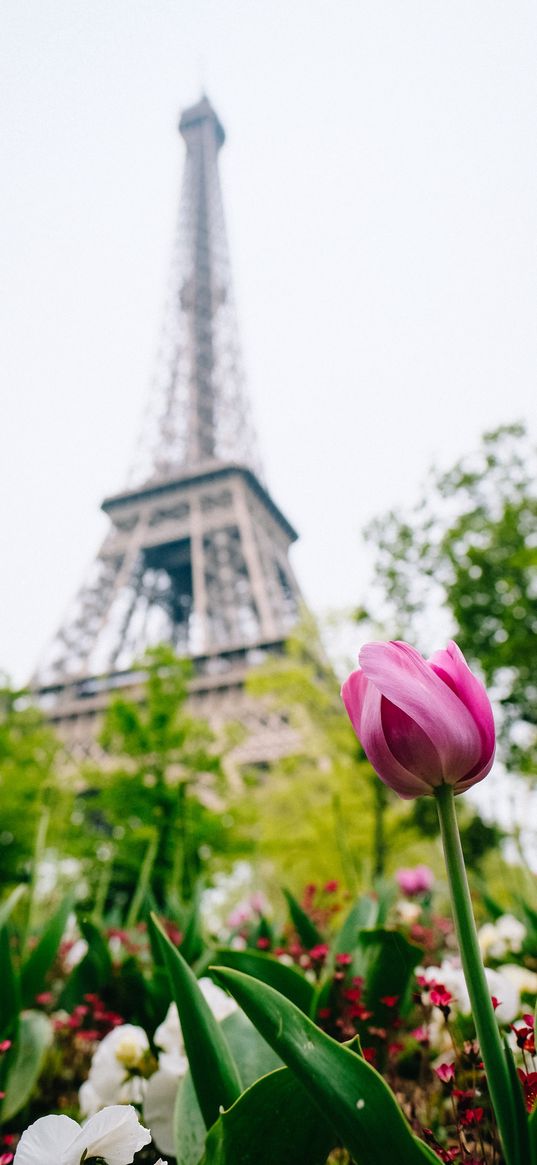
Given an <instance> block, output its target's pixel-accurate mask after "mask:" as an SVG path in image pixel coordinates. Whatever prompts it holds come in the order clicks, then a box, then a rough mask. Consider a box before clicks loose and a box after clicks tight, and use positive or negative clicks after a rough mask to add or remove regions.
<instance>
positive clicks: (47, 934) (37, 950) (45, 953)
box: [20, 894, 73, 1007]
mask: <svg viewBox="0 0 537 1165" xmlns="http://www.w3.org/2000/svg"><path fill="white" fill-rule="evenodd" d="M72 906H73V898H72V895H71V894H69V895H67V896H66V897H65V898H64V900H63V902H62V903H61V905H60V907H59V908H58V910H57V911H56V913H55V914H54V915H53V916H52V918H51V919H50V922H49V923H48V925H47V926H46V927H45V930H44V931H43V934H42V935H41V938H40V940H39V942H38V944H37V946H36V947H34V949H33V951H32V952H31V954H30V955H29V956H28V958H27V959H26V962H25V963H24V965H23V967H22V970H21V976H20V982H21V996H22V1005H23V1007H31V1006H32V1004H34V1003H35V998H36V995H38V994H39V992H40V991H43V989H44V986H45V980H46V976H47V974H48V972H49V970H50V968H51V966H52V964H53V962H54V959H55V958H56V955H57V952H58V947H59V945H60V943H61V941H62V937H63V933H64V931H65V927H66V925H67V919H68V917H69V914H70V912H71V910H72Z"/></svg>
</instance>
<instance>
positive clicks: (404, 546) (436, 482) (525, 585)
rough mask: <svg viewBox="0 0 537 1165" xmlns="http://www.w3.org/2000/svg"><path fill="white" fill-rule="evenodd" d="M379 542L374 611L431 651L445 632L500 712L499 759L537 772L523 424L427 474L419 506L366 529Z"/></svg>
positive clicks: (533, 569) (529, 451)
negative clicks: (433, 640)
mask: <svg viewBox="0 0 537 1165" xmlns="http://www.w3.org/2000/svg"><path fill="white" fill-rule="evenodd" d="M366 538H367V539H368V540H369V541H370V542H372V543H373V544H374V546H375V553H376V562H375V591H376V597H375V598H374V599H373V602H372V604H371V606H370V608H369V609H368V610H367V611H362V612H360V614H359V617H360V618H362V619H363V618H364V617H367V618H371V617H374V618H376V619H377V620H378V619H379V618H380V620H381V621H382V622H383V623H384V625H385V626H386V627H388V628H389V632H390V633H391V634H392V635H394V636H395V637H400V638H405V639H410V640H411V641H413V642H416V643H418V645H419V646H421V647H422V648H425V650H427V649H428V648H429V647H430V644H429V643H426V642H425V640H426V638H427V629H428V627H430V625H431V620H433V621H436V622H438V616H439V612H440V611H443V612H444V614H445V615H447V621H448V626H449V631H450V632H451V634H452V635H453V637H454V638H455V639H456V640H457V643H458V644H459V646H460V648H461V650H462V651H463V652H464V654H465V655H466V657H467V659H468V660H469V662H470V663H471V664H472V665H477V666H478V667H479V668H480V669H481V672H482V675H483V677H484V680H485V682H486V684H487V685H488V686H489V688H490V689H491V690H492V692H493V694H494V695H495V696H496V698H497V700H498V703H499V705H500V708H501V713H502V714H501V723H500V737H501V743H502V747H503V753H504V756H505V758H506V759H507V760H508V761H509V762H510V763H511V764H514V765H515V766H516V767H517V768H518V769H519V770H520V771H525V772H528V773H535V772H536V771H537V653H536V650H535V645H536V633H537V449H536V448H535V446H534V445H533V444H532V442H531V441H530V438H529V436H528V433H527V431H526V429H525V427H524V425H523V424H512V425H504V426H502V427H501V428H499V429H496V430H494V431H493V432H487V433H485V434H484V436H483V438H482V443H481V446H480V448H479V449H478V450H477V452H475V453H473V454H471V455H470V456H466V457H463V458H462V459H461V460H460V461H458V462H457V463H456V465H454V466H453V468H452V469H451V470H449V472H447V473H438V472H433V473H431V475H430V477H429V480H428V482H427V483H426V486H425V488H424V490H423V492H422V495H421V497H420V499H419V501H418V503H417V504H416V505H415V506H414V507H413V508H412V509H411V510H410V511H408V512H406V513H405V512H402V511H396V510H395V511H391V512H390V513H388V514H385V515H383V516H381V517H380V518H378V519H376V520H375V521H374V522H373V523H372V524H371V525H370V527H369V528H368V530H367V531H366Z"/></svg>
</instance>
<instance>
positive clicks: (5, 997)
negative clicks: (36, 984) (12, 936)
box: [0, 926, 21, 1040]
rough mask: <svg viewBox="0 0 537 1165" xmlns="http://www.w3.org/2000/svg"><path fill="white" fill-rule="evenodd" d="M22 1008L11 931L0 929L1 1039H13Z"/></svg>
mask: <svg viewBox="0 0 537 1165" xmlns="http://www.w3.org/2000/svg"><path fill="white" fill-rule="evenodd" d="M20 1009H21V999H20V987H19V980H18V977H17V975H16V972H15V969H14V967H13V960H12V958H11V947H10V942H9V931H8V928H7V926H3V927H2V929H1V930H0V1039H3V1040H5V1039H12V1038H13V1036H14V1033H15V1031H16V1027H17V1020H18V1016H19V1012H20Z"/></svg>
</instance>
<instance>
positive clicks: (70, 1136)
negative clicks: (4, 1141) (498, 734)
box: [14, 1104, 151, 1165]
mask: <svg viewBox="0 0 537 1165" xmlns="http://www.w3.org/2000/svg"><path fill="white" fill-rule="evenodd" d="M150 1140H151V1133H150V1132H149V1129H145V1128H144V1126H143V1125H141V1124H140V1122H139V1120H138V1116H137V1113H136V1112H135V1111H134V1109H133V1108H131V1107H130V1105H129V1106H125V1105H122V1104H118V1105H112V1106H111V1107H109V1108H104V1109H103V1110H102V1112H99V1113H97V1114H96V1116H92V1117H90V1119H89V1120H88V1121H86V1123H85V1124H84V1125H82V1127H81V1126H80V1125H79V1124H78V1122H77V1121H74V1120H71V1117H69V1116H42V1117H40V1119H39V1120H37V1121H35V1122H34V1124H33V1125H30V1127H29V1128H28V1129H26V1132H24V1133H23V1134H22V1137H21V1139H20V1141H19V1144H18V1146H17V1151H16V1153H15V1161H14V1165H80V1161H81V1160H82V1158H84V1159H85V1158H86V1157H101V1158H102V1160H103V1161H106V1165H130V1162H131V1161H132V1160H133V1157H134V1154H135V1153H137V1152H138V1150H139V1149H143V1147H144V1145H148V1144H149V1142H150Z"/></svg>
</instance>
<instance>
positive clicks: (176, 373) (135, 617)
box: [32, 97, 301, 763]
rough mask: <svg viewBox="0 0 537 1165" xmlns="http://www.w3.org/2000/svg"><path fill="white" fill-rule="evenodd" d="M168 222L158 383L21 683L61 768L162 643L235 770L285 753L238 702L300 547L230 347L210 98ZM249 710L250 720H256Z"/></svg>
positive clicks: (191, 114) (217, 130) (287, 618)
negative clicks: (31, 671)
mask: <svg viewBox="0 0 537 1165" xmlns="http://www.w3.org/2000/svg"><path fill="white" fill-rule="evenodd" d="M179 130H180V133H181V135H182V137H183V139H184V142H185V145H186V159H185V165H184V174H183V183H182V191H181V198H180V209H179V220H178V227H177V233H176V240H175V246H174V251H173V259H172V272H171V281H170V294H169V297H168V303H167V309H166V313H165V321H164V327H163V334H162V341H161V345H160V350H159V355H158V359H157V371H156V376H155V380H154V383H153V385H152V386H151V392H150V397H149V402H148V407H147V411H146V416H145V419H144V424H143V427H142V433H141V438H140V441H139V446H138V449H137V451H136V455H135V458H134V462H133V465H132V467H131V471H130V475H129V479H128V485H127V487H126V488H125V489H124V490H123V491H122V492H121V493H118V494H115V495H114V496H111V497H107V498H106V499H105V500H104V501H103V503H102V509H103V510H104V512H105V514H107V516H108V517H109V519H110V528H109V531H108V533H107V535H106V537H105V539H104V542H103V545H102V546H101V549H100V551H99V553H98V555H97V558H96V560H95V562H94V564H93V567H92V570H91V572H90V575H89V577H88V578H87V579H86V580H85V582H84V584H83V586H82V588H81V589H80V591H79V593H78V595H77V596H76V599H75V601H74V603H73V606H72V609H71V610H70V611H69V612H68V615H67V617H66V619H65V620H64V622H63V624H62V626H61V627H60V629H59V631H58V632H57V634H56V636H55V637H54V640H53V642H52V643H51V644H50V646H49V647H48V649H47V651H46V653H45V656H44V658H43V660H42V662H41V664H40V665H39V668H38V670H37V672H36V674H35V676H34V678H33V681H32V686H33V688H34V690H36V691H37V692H38V694H39V698H40V702H41V705H42V707H43V708H44V709H45V710H46V714H47V717H48V719H49V720H50V721H51V722H52V723H53V724H55V725H56V726H57V728H58V730H59V732H60V735H61V736H62V737H63V739H64V741H65V743H66V745H67V748H68V750H69V751H70V753H71V755H74V756H76V755H77V754H84V753H85V752H87V751H91V746H92V742H94V741H95V738H96V735H97V732H98V725H99V721H100V719H101V717H102V714H103V710H104V708H105V707H106V704H107V702H108V700H109V698H110V693H111V692H113V691H117V690H118V689H122V690H125V689H130V691H133V690H136V688H137V687H138V690H139V687H140V681H141V679H142V677H141V676H140V673H139V670H138V671H137V670H136V667H135V661H137V660H139V659H140V658H141V656H143V653H144V651H145V649H146V648H148V647H150V646H152V645H154V644H157V643H161V642H167V643H169V644H171V645H172V646H173V647H174V648H175V650H176V651H177V653H178V654H180V655H182V656H189V657H191V658H192V660H193V663H194V669H195V670H194V679H193V682H192V686H191V697H190V701H191V706H192V711H193V712H194V713H195V714H201V715H204V716H206V717H207V718H208V719H209V720H210V721H211V722H212V723H213V724H214V725H215V727H216V728H218V727H219V725H221V724H223V723H225V722H226V721H229V720H242V722H243V723H244V725H245V728H246V736H245V741H244V743H243V744H242V745H241V746H240V748H239V753H240V755H239V757H238V760H239V761H240V762H242V763H245V762H250V763H256V762H257V763H262V762H266V761H267V760H270V759H273V757H274V756H275V755H278V754H279V753H281V752H282V751H286V750H288V748H289V742H287V743H286V741H285V739H282V727H283V737H285V735H286V730H285V725H283V726H282V723H281V721H280V718H279V717H278V716H276V714H275V713H270V712H268V711H267V710H266V709H264V708H261V709H260V707H259V706H258V705H257V702H254V701H251V700H250V699H249V698H248V697H247V696H246V693H245V691H244V681H245V678H246V675H247V673H248V671H249V670H250V669H251V668H252V667H253V666H254V665H255V664H257V663H259V662H261V661H263V660H264V659H265V658H266V657H267V655H268V654H269V653H274V652H281V650H282V647H283V644H284V641H285V639H286V637H287V636H288V633H289V630H290V628H291V627H292V625H293V623H294V622H295V621H296V618H297V613H298V610H299V606H300V603H301V597H300V591H299V587H298V584H297V582H296V579H295V576H294V573H293V570H292V567H291V564H290V562H289V557H288V551H289V546H290V544H291V543H292V542H293V541H294V540H295V539H296V537H297V535H296V532H295V530H294V529H293V527H292V526H291V524H290V523H289V522H288V521H287V519H286V518H285V517H284V515H283V514H282V512H281V510H280V509H279V508H278V506H277V505H276V504H275V502H274V501H273V499H272V498H271V496H270V494H269V493H268V491H267V488H266V486H265V485H264V482H263V476H262V471H261V468H260V464H259V458H258V453H257V449H256V442H255V436H254V433H253V430H252V426H251V422H250V418H249V413H248V402H247V399H246V396H245V392H244V378H243V371H242V364H241V355H240V346H239V342H238V334H237V325H236V313H235V306H234V300H233V291H232V283H231V275H230V265H229V254H228V246H227V238H226V228H225V220H224V212H223V204H222V195H221V188H220V179H219V173H218V154H219V151H220V148H221V147H222V145H223V143H224V139H225V135H224V130H223V128H222V125H221V123H220V121H219V119H218V117H217V115H216V113H215V111H214V109H213V108H212V106H211V104H210V102H209V101H208V99H207V98H206V97H203V98H202V99H201V100H200V101H199V102H198V103H197V104H196V105H194V106H192V107H191V108H189V109H186V110H185V111H184V112H183V114H182V116H181V119H180V123H179ZM254 704H255V707H254Z"/></svg>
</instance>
